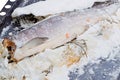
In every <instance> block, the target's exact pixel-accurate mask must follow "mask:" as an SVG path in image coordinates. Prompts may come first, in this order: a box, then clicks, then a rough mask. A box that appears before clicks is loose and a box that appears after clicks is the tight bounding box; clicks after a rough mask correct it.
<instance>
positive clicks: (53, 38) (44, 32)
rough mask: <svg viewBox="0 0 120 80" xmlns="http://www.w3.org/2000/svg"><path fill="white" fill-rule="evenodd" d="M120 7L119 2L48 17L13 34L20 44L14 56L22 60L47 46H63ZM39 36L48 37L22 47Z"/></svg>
mask: <svg viewBox="0 0 120 80" xmlns="http://www.w3.org/2000/svg"><path fill="white" fill-rule="evenodd" d="M113 7H114V8H113ZM119 7H120V6H119V5H118V4H113V5H110V6H108V7H104V8H100V9H96V8H91V9H86V10H81V11H79V10H77V11H71V12H65V13H60V14H56V15H54V16H52V17H49V18H46V19H45V20H43V21H40V22H38V23H36V24H35V25H33V26H32V27H31V28H28V29H26V30H23V31H21V32H20V33H18V34H16V35H12V40H13V41H14V42H15V43H16V45H17V46H18V49H17V51H16V52H15V56H14V57H15V58H16V59H17V60H21V59H23V58H25V57H28V56H31V55H34V54H37V53H39V52H42V51H44V50H45V49H47V48H50V49H54V48H56V47H58V46H61V45H63V44H65V43H67V42H69V41H71V40H73V39H74V38H76V37H77V36H78V35H82V33H85V31H87V29H88V28H89V26H90V25H92V24H95V23H97V22H99V21H100V20H102V19H104V18H105V17H110V16H109V15H112V14H114V12H116V11H117V9H118V8H119ZM110 18H111V17H110ZM37 37H38V38H42V39H43V38H48V39H45V40H44V42H43V43H41V44H39V45H37V46H34V47H32V48H31V49H26V50H22V49H21V48H24V47H25V44H27V42H29V44H31V46H32V44H34V43H35V42H34V41H33V42H32V43H30V41H32V39H34V38H37ZM40 41H41V40H40Z"/></svg>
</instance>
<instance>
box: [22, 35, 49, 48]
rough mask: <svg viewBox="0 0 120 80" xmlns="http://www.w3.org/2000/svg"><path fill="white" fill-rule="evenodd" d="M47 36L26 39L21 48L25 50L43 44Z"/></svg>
mask: <svg viewBox="0 0 120 80" xmlns="http://www.w3.org/2000/svg"><path fill="white" fill-rule="evenodd" d="M47 40H48V38H47V37H37V38H33V39H32V40H30V41H28V42H27V43H25V44H24V45H23V46H22V47H21V49H23V50H26V49H31V48H34V47H36V46H38V45H41V44H43V43H44V42H45V41H47Z"/></svg>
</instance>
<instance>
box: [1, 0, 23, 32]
mask: <svg viewBox="0 0 120 80" xmlns="http://www.w3.org/2000/svg"><path fill="white" fill-rule="evenodd" d="M21 1H22V0H16V1H14V2H11V1H10V0H9V1H8V2H7V3H6V4H5V5H11V8H9V9H7V8H5V7H3V9H2V10H1V11H0V12H6V15H4V16H1V15H0V33H1V32H2V30H3V28H4V27H6V26H8V25H9V24H10V23H11V20H12V17H11V14H12V12H13V11H14V9H15V8H16V7H17V6H18V5H19V4H20V3H21Z"/></svg>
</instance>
